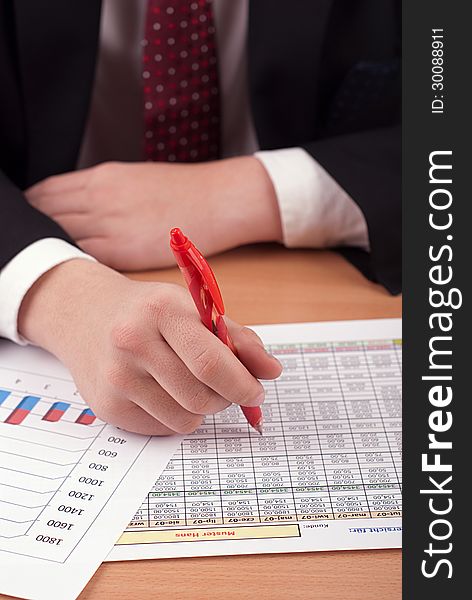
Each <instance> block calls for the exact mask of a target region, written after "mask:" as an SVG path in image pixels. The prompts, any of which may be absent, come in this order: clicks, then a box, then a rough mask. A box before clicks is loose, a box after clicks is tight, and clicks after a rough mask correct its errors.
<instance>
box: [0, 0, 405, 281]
mask: <svg viewBox="0 0 472 600" xmlns="http://www.w3.org/2000/svg"><path fill="white" fill-rule="evenodd" d="M399 5H400V2H399V0H295V1H294V2H290V3H288V4H287V2H285V0H251V2H250V15H249V35H248V57H249V58H248V60H249V89H250V98H251V105H252V110H253V115H254V122H255V127H256V132H257V136H258V141H259V145H260V147H261V149H264V150H265V149H276V148H285V147H292V146H301V147H303V148H305V149H306V150H307V151H308V152H309V153H310V154H311V155H313V156H314V157H315V158H316V160H317V161H318V162H319V163H321V165H323V167H324V168H325V169H326V170H327V171H328V172H329V173H330V174H331V175H332V176H333V177H334V178H335V179H336V180H337V181H338V182H339V183H340V185H341V186H342V187H343V188H344V189H345V190H346V191H347V192H348V193H349V195H350V196H351V197H352V198H353V199H354V200H355V202H357V203H358V205H359V207H360V208H361V210H362V212H363V214H364V216H365V218H366V221H367V225H368V229H369V238H370V244H371V252H370V254H369V255H367V254H366V253H363V252H362V251H360V250H354V249H353V250H351V251H349V250H343V251H344V253H345V254H346V255H348V258H350V259H351V260H352V261H353V262H355V263H356V264H357V265H358V266H359V267H360V268H362V270H363V271H364V272H365V273H366V274H367V275H368V276H369V277H371V278H372V279H374V280H376V281H379V282H380V283H382V284H383V285H385V286H386V287H387V288H388V289H389V290H390V291H391V292H393V293H396V292H398V291H399V290H400V286H401V283H400V278H401V203H400V195H401V194H400V162H401V158H400V126H399V122H400V22H401V18H400V8H399ZM99 21H100V0H86V1H84V2H76V1H72V0H69V1H67V0H48V2H38V1H37V0H3V1H2V2H1V3H0V86H1V93H0V268H1V267H2V266H3V265H4V264H6V263H7V262H8V261H9V260H10V259H11V258H12V257H13V256H15V254H17V253H18V252H19V251H21V250H22V249H23V248H25V247H26V246H27V245H29V244H31V243H32V242H34V241H36V240H38V239H41V238H44V237H59V238H62V239H66V240H68V241H70V240H69V238H68V236H67V234H66V233H65V232H64V231H63V230H62V229H61V228H60V227H59V226H58V225H57V224H55V223H54V222H53V221H51V220H50V219H49V218H47V217H45V216H44V215H42V214H41V213H39V212H38V211H36V210H35V209H33V208H32V207H30V206H29V205H28V203H27V202H26V200H25V199H24V197H23V194H22V191H21V190H24V189H26V188H27V187H29V186H30V185H32V184H33V183H35V182H37V181H40V180H41V179H44V178H45V177H47V176H49V175H53V174H58V173H63V172H67V171H71V170H73V169H74V168H75V165H76V162H77V156H78V152H79V148H80V144H81V140H82V136H83V132H84V126H85V122H86V118H87V112H88V107H89V101H90V96H91V88H92V84H93V77H94V68H95V63H96V54H97V45H98V35H99Z"/></svg>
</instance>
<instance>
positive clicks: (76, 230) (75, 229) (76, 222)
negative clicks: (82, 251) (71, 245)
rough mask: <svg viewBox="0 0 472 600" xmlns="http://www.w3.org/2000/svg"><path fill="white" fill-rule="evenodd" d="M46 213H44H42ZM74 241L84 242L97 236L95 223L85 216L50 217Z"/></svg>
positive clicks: (72, 214) (63, 215)
mask: <svg viewBox="0 0 472 600" xmlns="http://www.w3.org/2000/svg"><path fill="white" fill-rule="evenodd" d="M44 212H46V211H44ZM47 214H49V213H47ZM50 216H51V217H52V218H53V219H54V220H55V221H56V223H58V224H59V225H60V226H61V227H62V229H64V231H66V232H67V233H68V234H69V235H70V236H71V237H72V238H74V240H85V239H88V238H92V237H94V236H95V235H96V234H97V231H96V228H97V221H96V219H91V218H90V216H89V215H86V214H74V213H71V214H61V215H50Z"/></svg>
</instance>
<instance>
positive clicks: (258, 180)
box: [217, 156, 282, 245]
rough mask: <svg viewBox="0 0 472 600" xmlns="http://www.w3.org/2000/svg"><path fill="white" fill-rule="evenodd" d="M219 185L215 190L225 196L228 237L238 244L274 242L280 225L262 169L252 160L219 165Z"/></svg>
mask: <svg viewBox="0 0 472 600" xmlns="http://www.w3.org/2000/svg"><path fill="white" fill-rule="evenodd" d="M218 164H219V168H220V169H221V170H222V171H223V179H224V180H223V182H222V184H221V185H220V187H219V190H217V193H219V194H220V196H221V195H222V193H223V194H224V193H225V192H226V194H227V201H226V202H225V203H224V210H225V211H226V215H227V219H228V220H229V223H228V225H229V229H230V232H229V234H230V235H231V230H232V231H233V232H235V234H236V235H238V244H235V245H243V244H253V243H257V242H278V241H281V240H282V224H281V219H280V211H279V206H278V202H277V196H276V192H275V188H274V186H273V184H272V180H271V178H270V176H269V174H268V172H267V170H266V169H265V167H264V165H263V164H262V163H261V162H260V161H259V160H258V159H257V158H256V157H254V156H245V157H238V158H231V159H227V160H223V161H220V162H219V163H218Z"/></svg>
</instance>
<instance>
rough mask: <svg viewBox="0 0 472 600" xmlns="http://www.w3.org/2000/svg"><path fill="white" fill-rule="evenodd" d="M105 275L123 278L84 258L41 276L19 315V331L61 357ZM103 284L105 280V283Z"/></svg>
mask: <svg viewBox="0 0 472 600" xmlns="http://www.w3.org/2000/svg"><path fill="white" fill-rule="evenodd" d="M104 275H105V276H108V277H122V276H121V275H119V274H118V273H116V272H115V271H113V270H112V269H109V268H108V267H105V266H104V265H101V264H99V263H94V262H91V261H88V260H83V259H80V258H79V259H73V260H69V261H66V262H63V263H61V264H59V265H57V266H55V267H54V268H52V269H50V270H49V271H47V272H46V273H45V274H44V275H42V276H41V277H40V278H39V279H38V280H37V281H36V282H35V283H34V284H33V285H32V286H31V288H30V289H29V290H28V292H27V294H26V295H25V297H24V299H23V301H22V303H21V306H20V310H19V313H18V331H19V333H20V334H21V335H22V336H23V337H25V338H26V339H28V340H29V341H30V342H32V343H33V344H35V345H37V346H41V347H43V348H45V349H46V350H48V351H49V352H52V353H53V354H55V355H56V356H59V357H60V355H61V353H62V348H64V347H66V346H67V344H68V343H69V345H70V338H71V336H74V335H75V334H77V335H79V332H80V326H78V327H75V324H76V323H80V322H81V320H82V316H83V312H84V310H86V311H89V310H91V303H90V298H91V297H92V296H93V295H94V292H98V293H100V289H99V288H100V287H101V286H103V285H104ZM105 281H106V280H105Z"/></svg>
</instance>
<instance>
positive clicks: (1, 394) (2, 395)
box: [0, 390, 10, 406]
mask: <svg viewBox="0 0 472 600" xmlns="http://www.w3.org/2000/svg"><path fill="white" fill-rule="evenodd" d="M9 395H10V392H7V390H0V406H1V405H2V404H3V403H4V402H5V400H6V399H7V398H8V396H9Z"/></svg>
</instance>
